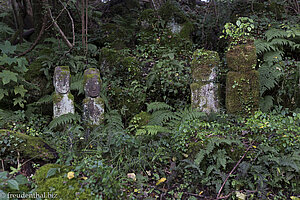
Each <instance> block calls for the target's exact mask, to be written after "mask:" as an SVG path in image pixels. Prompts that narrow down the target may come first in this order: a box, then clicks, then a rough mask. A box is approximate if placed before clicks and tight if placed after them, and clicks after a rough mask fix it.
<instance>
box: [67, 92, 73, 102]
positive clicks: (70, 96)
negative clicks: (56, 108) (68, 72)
mask: <svg viewBox="0 0 300 200" xmlns="http://www.w3.org/2000/svg"><path fill="white" fill-rule="evenodd" d="M68 98H69V99H71V100H72V102H73V103H74V96H73V95H72V94H71V92H69V93H68Z"/></svg>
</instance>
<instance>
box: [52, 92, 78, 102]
mask: <svg viewBox="0 0 300 200" xmlns="http://www.w3.org/2000/svg"><path fill="white" fill-rule="evenodd" d="M73 98H74V97H73ZM52 99H53V103H54V104H57V103H59V102H61V100H62V99H63V95H62V94H59V93H56V92H55V93H54V94H53V95H52Z"/></svg>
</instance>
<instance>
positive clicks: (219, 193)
mask: <svg viewBox="0 0 300 200" xmlns="http://www.w3.org/2000/svg"><path fill="white" fill-rule="evenodd" d="M252 144H253V142H252V143H251V144H250V146H249V147H248V148H247V150H246V152H245V153H244V155H243V156H242V157H241V159H240V160H239V161H238V162H237V163H236V165H235V166H234V168H233V169H232V170H231V172H230V173H229V174H228V176H227V177H226V179H225V181H224V182H223V184H222V186H221V188H220V190H219V192H218V195H217V199H219V197H220V195H221V192H222V189H223V187H224V185H225V184H226V182H227V180H228V178H229V176H230V175H231V174H232V173H233V172H234V170H235V169H236V168H237V166H238V165H239V164H240V162H241V161H242V160H243V159H244V157H245V156H246V154H247V152H248V151H249V150H250V149H251V148H252Z"/></svg>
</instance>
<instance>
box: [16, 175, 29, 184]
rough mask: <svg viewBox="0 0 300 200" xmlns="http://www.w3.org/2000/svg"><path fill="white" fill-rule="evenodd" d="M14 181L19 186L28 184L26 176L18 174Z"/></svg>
mask: <svg viewBox="0 0 300 200" xmlns="http://www.w3.org/2000/svg"><path fill="white" fill-rule="evenodd" d="M15 180H16V181H17V182H18V183H19V185H24V184H27V183H29V182H28V180H27V178H26V176H24V175H22V174H20V175H18V176H16V178H15Z"/></svg>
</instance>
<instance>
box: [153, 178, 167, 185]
mask: <svg viewBox="0 0 300 200" xmlns="http://www.w3.org/2000/svg"><path fill="white" fill-rule="evenodd" d="M166 180H167V179H166V178H161V179H159V180H158V181H157V183H156V185H159V184H161V183H163V182H165V181H166Z"/></svg>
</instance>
